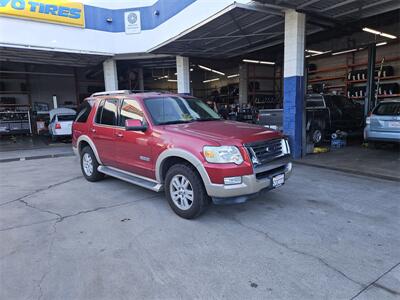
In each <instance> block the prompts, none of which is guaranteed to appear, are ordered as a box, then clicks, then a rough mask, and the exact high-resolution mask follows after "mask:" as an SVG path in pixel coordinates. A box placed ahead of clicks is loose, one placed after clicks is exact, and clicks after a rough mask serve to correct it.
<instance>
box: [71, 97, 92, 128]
mask: <svg viewBox="0 0 400 300" xmlns="http://www.w3.org/2000/svg"><path fill="white" fill-rule="evenodd" d="M91 110H92V106H91V105H90V103H89V102H87V101H85V102H83V103H82V104H81V106H80V107H79V109H78V115H77V116H76V119H75V122H78V123H86V121H87V119H88V118H89V115H90V111H91Z"/></svg>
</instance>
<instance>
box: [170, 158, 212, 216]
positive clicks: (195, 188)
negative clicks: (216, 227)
mask: <svg viewBox="0 0 400 300" xmlns="http://www.w3.org/2000/svg"><path fill="white" fill-rule="evenodd" d="M165 195H166V197H167V200H168V203H169V205H170V207H171V208H172V210H173V211H174V212H175V213H176V214H177V215H178V216H180V217H182V218H184V219H194V218H196V217H198V216H200V215H201V214H202V213H203V212H204V210H205V209H206V208H207V206H208V204H209V203H210V198H209V196H208V195H207V192H206V189H205V188H204V184H203V181H202V179H201V177H200V175H199V174H198V173H197V172H196V171H195V170H194V169H193V168H192V167H191V166H189V165H186V164H177V165H174V166H172V167H171V168H170V169H169V170H168V172H167V176H166V179H165Z"/></svg>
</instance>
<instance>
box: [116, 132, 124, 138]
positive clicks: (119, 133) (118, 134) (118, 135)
mask: <svg viewBox="0 0 400 300" xmlns="http://www.w3.org/2000/svg"><path fill="white" fill-rule="evenodd" d="M116 136H117V137H123V136H124V135H123V134H122V133H121V132H118V133H117V134H116Z"/></svg>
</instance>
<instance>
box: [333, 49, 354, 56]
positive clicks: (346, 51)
mask: <svg viewBox="0 0 400 300" xmlns="http://www.w3.org/2000/svg"><path fill="white" fill-rule="evenodd" d="M357 50H358V49H350V50H344V51H340V52H333V53H332V55H339V54H344V53H349V52H354V51H357Z"/></svg>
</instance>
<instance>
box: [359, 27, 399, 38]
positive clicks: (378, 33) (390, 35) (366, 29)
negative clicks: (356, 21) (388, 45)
mask: <svg viewBox="0 0 400 300" xmlns="http://www.w3.org/2000/svg"><path fill="white" fill-rule="evenodd" d="M362 30H363V31H366V32H369V33H372V34H376V35H380V36H383V37H386V38H388V39H392V40H394V39H396V38H397V37H396V36H395V35H392V34H389V33H384V32H381V31H378V30H375V29H371V28H368V27H364V28H363V29H362Z"/></svg>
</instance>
